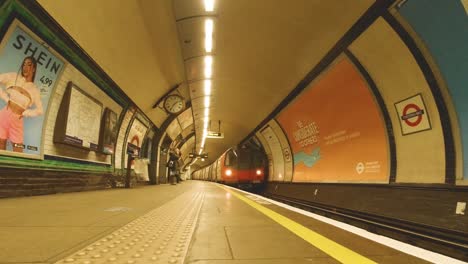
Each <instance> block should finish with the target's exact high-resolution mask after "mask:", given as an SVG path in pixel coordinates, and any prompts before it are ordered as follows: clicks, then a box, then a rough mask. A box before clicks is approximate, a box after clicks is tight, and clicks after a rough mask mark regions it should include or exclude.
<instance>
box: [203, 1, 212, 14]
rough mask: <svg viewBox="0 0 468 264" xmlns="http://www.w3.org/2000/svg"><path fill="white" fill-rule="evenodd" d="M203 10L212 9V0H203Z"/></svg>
mask: <svg viewBox="0 0 468 264" xmlns="http://www.w3.org/2000/svg"><path fill="white" fill-rule="evenodd" d="M205 11H206V12H213V11H214V0H205Z"/></svg>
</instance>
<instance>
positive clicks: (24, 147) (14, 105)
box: [0, 23, 64, 159]
mask: <svg viewBox="0 0 468 264" xmlns="http://www.w3.org/2000/svg"><path fill="white" fill-rule="evenodd" d="M43 43H44V41H42V40H40V39H39V38H37V37H35V36H33V35H32V34H30V33H27V30H25V29H24V27H22V26H21V27H20V26H19V23H13V25H12V26H11V27H10V29H9V30H8V32H7V33H6V34H5V36H4V38H3V39H2V42H1V44H0V154H1V155H14V156H23V157H28V158H36V159H41V158H42V149H41V148H42V131H43V126H44V119H45V115H46V113H47V108H48V106H49V100H50V98H51V94H52V93H53V91H54V87H55V84H56V82H57V81H58V78H59V76H60V74H61V72H62V71H63V68H64V62H63V61H62V60H61V59H59V58H58V57H57V56H55V55H54V54H52V53H51V52H50V51H49V48H48V47H47V46H45V44H43Z"/></svg>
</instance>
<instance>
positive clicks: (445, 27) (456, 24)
mask: <svg viewBox="0 0 468 264" xmlns="http://www.w3.org/2000/svg"><path fill="white" fill-rule="evenodd" d="M400 13H401V15H402V16H403V17H404V18H405V19H406V20H407V21H408V22H409V24H410V25H411V27H412V28H413V29H414V30H415V31H416V33H417V34H418V35H419V37H421V38H422V39H423V41H424V44H425V45H426V46H427V48H428V49H429V51H430V53H431V55H432V56H433V58H434V59H435V61H436V63H437V66H438V67H439V70H440V71H441V73H442V75H443V79H444V80H445V82H446V83H447V86H448V89H449V92H450V94H451V95H452V100H453V102H454V104H455V109H456V112H457V115H458V122H459V125H460V129H461V133H460V134H461V135H462V145H463V153H464V154H463V156H464V157H463V163H464V179H465V180H468V173H467V171H468V104H466V101H467V100H468V89H467V83H468V52H467V49H466V47H468V34H467V29H468V19H467V12H466V9H465V7H464V5H463V3H462V1H437V0H432V1H428V0H413V1H407V2H406V3H405V4H404V5H403V6H402V7H401V9H400Z"/></svg>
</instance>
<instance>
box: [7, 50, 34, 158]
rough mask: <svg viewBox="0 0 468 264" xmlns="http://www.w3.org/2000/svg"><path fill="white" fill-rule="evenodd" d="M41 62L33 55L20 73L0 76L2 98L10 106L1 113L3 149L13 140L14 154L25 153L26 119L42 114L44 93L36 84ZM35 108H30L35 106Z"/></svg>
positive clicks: (25, 62)
mask: <svg viewBox="0 0 468 264" xmlns="http://www.w3.org/2000/svg"><path fill="white" fill-rule="evenodd" d="M36 69H37V62H36V59H34V57H32V56H28V57H25V58H24V60H23V63H22V64H21V68H20V70H19V71H18V73H16V72H9V73H3V74H0V84H1V85H2V86H4V87H5V88H2V87H0V98H1V99H2V100H3V101H5V103H6V105H5V107H3V109H2V110H0V150H5V149H6V143H7V140H10V142H11V144H12V146H13V151H15V152H23V149H24V135H23V130H24V128H23V126H24V124H23V117H34V116H39V115H42V113H43V109H42V102H41V94H40V91H39V89H38V88H37V86H36V85H35V84H34V78H35V76H36ZM33 105H34V106H35V108H34V109H30V108H31V107H32V106H33Z"/></svg>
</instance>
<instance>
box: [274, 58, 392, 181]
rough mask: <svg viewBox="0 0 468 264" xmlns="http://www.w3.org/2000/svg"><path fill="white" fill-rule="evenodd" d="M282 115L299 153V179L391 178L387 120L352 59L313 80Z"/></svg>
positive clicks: (296, 177) (296, 163) (296, 176)
mask: <svg viewBox="0 0 468 264" xmlns="http://www.w3.org/2000/svg"><path fill="white" fill-rule="evenodd" d="M277 120H278V121H279V123H280V124H281V126H282V127H283V129H284V131H285V133H286V134H287V136H288V138H289V142H290V143H291V148H292V151H293V154H294V177H293V179H294V180H293V181H300V182H304V181H309V182H388V177H389V176H388V175H389V164H388V160H389V154H388V143H387V136H386V131H385V126H384V121H383V118H382V117H381V115H380V110H379V108H378V106H377V104H376V103H375V100H374V98H373V95H372V94H371V92H370V90H369V88H368V86H367V84H366V82H365V81H364V79H363V78H362V76H361V75H360V74H359V72H358V71H357V70H356V69H355V68H354V66H353V65H352V64H351V62H349V60H347V59H342V60H340V61H339V62H338V63H337V64H335V65H333V66H332V67H331V68H330V69H329V70H328V71H327V72H325V73H324V74H323V75H322V76H320V77H319V79H318V81H316V82H312V84H311V85H310V86H309V87H308V88H307V89H306V90H305V91H304V92H303V93H302V94H301V95H300V96H299V97H298V98H297V99H296V100H295V101H293V102H292V104H291V105H289V106H288V107H287V108H286V109H285V110H284V111H282V112H281V113H280V115H279V116H278V118H277Z"/></svg>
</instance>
